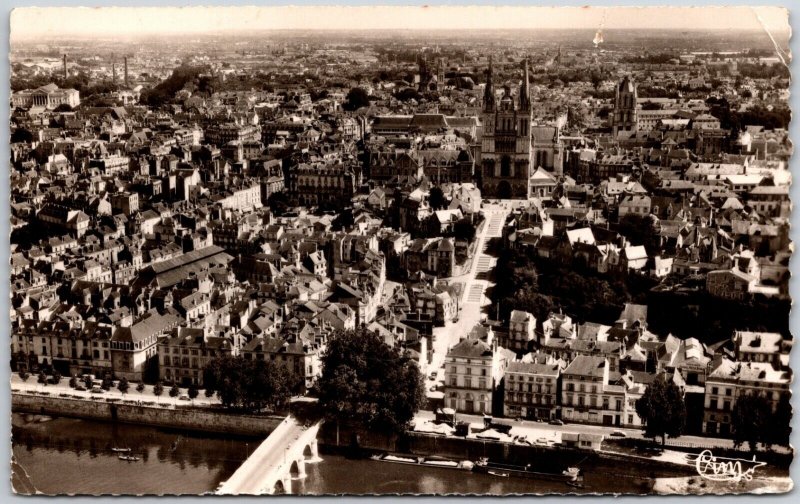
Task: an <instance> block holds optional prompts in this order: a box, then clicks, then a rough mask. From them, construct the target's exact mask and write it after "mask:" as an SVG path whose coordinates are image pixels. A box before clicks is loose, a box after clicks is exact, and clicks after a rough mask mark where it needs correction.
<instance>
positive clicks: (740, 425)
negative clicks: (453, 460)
mask: <svg viewBox="0 0 800 504" xmlns="http://www.w3.org/2000/svg"><path fill="white" fill-rule="evenodd" d="M771 416H772V405H771V404H770V402H769V400H768V399H767V398H766V397H764V396H762V395H760V394H753V393H750V394H743V395H740V396H739V397H738V398H737V399H736V404H735V405H734V407H733V411H732V412H731V430H732V431H733V446H734V447H736V448H738V447H739V446H742V445H744V443H745V442H746V443H747V444H748V445H750V451H751V452H755V451H756V449H757V446H758V443H764V444H765V445H766V443H767V440H768V439H769V437H770V433H769V432H768V430H769V427H770V423H771V422H770V417H771Z"/></svg>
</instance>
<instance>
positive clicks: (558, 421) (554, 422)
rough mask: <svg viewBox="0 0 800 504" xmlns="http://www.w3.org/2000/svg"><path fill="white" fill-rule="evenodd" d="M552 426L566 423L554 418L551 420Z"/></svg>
mask: <svg viewBox="0 0 800 504" xmlns="http://www.w3.org/2000/svg"><path fill="white" fill-rule="evenodd" d="M550 425H564V422H563V421H562V420H559V419H558V418H554V419H552V420H550Z"/></svg>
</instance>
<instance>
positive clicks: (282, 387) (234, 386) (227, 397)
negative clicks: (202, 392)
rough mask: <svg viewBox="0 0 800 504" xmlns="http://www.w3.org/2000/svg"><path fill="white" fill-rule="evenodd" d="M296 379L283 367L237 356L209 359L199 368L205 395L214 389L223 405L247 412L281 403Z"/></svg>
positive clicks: (287, 395)
mask: <svg viewBox="0 0 800 504" xmlns="http://www.w3.org/2000/svg"><path fill="white" fill-rule="evenodd" d="M298 382H299V380H298V378H297V376H296V375H294V373H292V372H291V371H289V370H288V369H287V368H286V367H285V366H282V365H280V364H276V363H275V362H273V361H271V360H269V361H264V360H260V359H259V360H250V359H245V358H244V357H241V356H237V357H231V356H225V357H220V358H215V359H212V360H211V361H210V362H209V363H208V364H207V365H206V368H205V369H204V370H203V384H204V386H205V387H206V395H207V396H208V397H211V395H213V393H214V392H216V393H217V396H218V397H219V399H220V402H221V403H222V405H223V406H225V407H226V408H236V409H244V410H249V411H259V410H262V409H264V408H267V407H273V408H276V407H280V406H282V405H283V404H285V403H286V401H287V400H288V399H289V397H291V394H292V391H293V390H294V389H295V388H296V387H297V384H298Z"/></svg>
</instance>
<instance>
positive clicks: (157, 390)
mask: <svg viewBox="0 0 800 504" xmlns="http://www.w3.org/2000/svg"><path fill="white" fill-rule="evenodd" d="M163 393H164V385H162V384H161V382H157V383H156V384H155V385H153V395H154V396H156V397H160V396H161V394H163Z"/></svg>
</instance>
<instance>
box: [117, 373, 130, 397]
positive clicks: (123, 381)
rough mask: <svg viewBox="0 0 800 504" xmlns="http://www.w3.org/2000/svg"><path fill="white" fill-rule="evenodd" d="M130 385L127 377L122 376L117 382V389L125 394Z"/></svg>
mask: <svg viewBox="0 0 800 504" xmlns="http://www.w3.org/2000/svg"><path fill="white" fill-rule="evenodd" d="M130 386H131V385H130V383H128V379H127V378H125V377H123V378H122V379H121V380H120V381H119V383H117V389H118V390H119V391H120V392H122V395H125V393H126V392H128V389H129V388H130Z"/></svg>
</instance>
